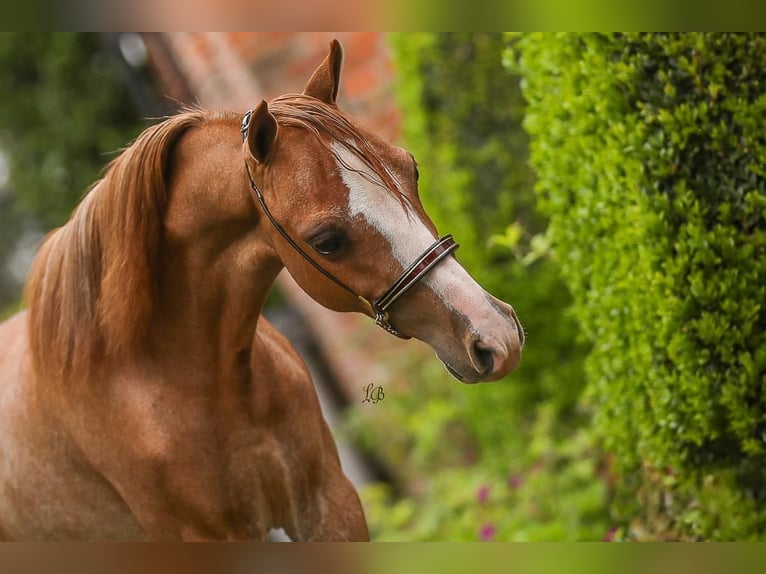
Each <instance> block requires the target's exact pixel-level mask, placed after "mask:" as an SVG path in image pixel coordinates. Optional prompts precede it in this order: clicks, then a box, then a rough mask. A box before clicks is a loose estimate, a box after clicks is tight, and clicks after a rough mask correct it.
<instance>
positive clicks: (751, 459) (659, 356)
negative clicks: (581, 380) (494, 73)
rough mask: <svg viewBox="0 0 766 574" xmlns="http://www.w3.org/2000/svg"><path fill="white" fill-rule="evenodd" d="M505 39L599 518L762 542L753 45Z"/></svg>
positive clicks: (762, 281)
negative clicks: (592, 459) (570, 331)
mask: <svg viewBox="0 0 766 574" xmlns="http://www.w3.org/2000/svg"><path fill="white" fill-rule="evenodd" d="M509 41H510V42H511V43H512V48H511V49H510V50H509V52H508V59H507V61H508V64H509V65H510V66H511V67H512V68H513V69H514V70H515V71H516V72H521V73H522V74H523V76H524V78H525V80H524V94H525V96H526V98H527V100H528V102H529V105H528V108H527V114H526V118H525V127H526V128H527V130H528V132H529V133H530V135H531V136H532V145H531V150H532V154H531V161H532V164H533V166H534V168H535V170H536V172H537V174H538V176H539V181H538V183H537V188H536V190H537V194H538V197H539V199H540V205H541V207H542V209H543V210H544V212H545V213H546V214H548V215H549V216H550V228H549V234H548V236H549V238H550V239H551V243H552V247H553V249H554V252H555V253H556V254H557V256H558V261H559V262H560V266H561V270H562V275H563V277H564V279H565V280H566V282H567V285H568V287H569V289H570V291H571V292H572V294H573V296H574V305H573V310H574V312H575V314H576V316H577V318H578V320H579V322H580V324H581V325H582V327H583V330H584V333H585V335H586V336H587V338H588V340H589V341H590V342H591V344H592V345H593V351H592V352H591V353H590V355H589V357H588V360H587V364H586V369H587V375H588V381H589V388H588V396H589V397H590V399H591V400H592V402H593V403H594V412H595V422H596V426H597V430H598V432H599V435H600V436H601V437H602V438H603V439H604V441H605V444H606V447H607V449H608V450H609V451H610V452H613V453H614V454H615V455H616V462H617V468H618V469H619V472H620V475H621V476H622V477H623V478H622V481H621V484H622V487H623V490H624V491H625V492H626V497H625V506H624V507H622V508H619V507H618V506H617V505H615V507H614V509H613V510H614V511H615V512H617V513H618V514H620V513H621V514H622V516H623V518H624V519H625V520H626V521H628V520H629V519H630V518H631V517H637V518H636V522H634V524H638V525H640V528H639V530H640V531H641V532H643V535H645V536H648V537H650V538H660V539H664V538H681V539H724V540H727V539H762V538H763V536H764V534H766V505H764V502H765V499H766V481H765V480H764V479H766V475H765V474H764V473H766V464H764V463H765V462H766V460H764V457H765V456H766V408H765V407H766V393H764V390H766V307H765V306H764V301H766V179H765V178H764V175H765V174H766V132H764V129H763V127H764V118H765V117H766V113H765V112H766V95H764V86H766V66H764V63H766V37H764V36H763V35H760V34H627V35H596V34H590V35H574V34H561V35H551V34H530V35H523V36H521V37H520V38H519V37H518V36H512V37H510V38H509ZM653 469H660V470H653ZM636 477H638V478H636ZM658 477H659V478H658ZM636 492H638V493H639V497H638V499H637V500H635V499H634V498H633V495H634V494H635V493H636ZM625 533H626V534H627V535H630V532H629V528H628V527H626V530H625ZM641 536H642V535H639V536H638V537H639V538H640V537H641Z"/></svg>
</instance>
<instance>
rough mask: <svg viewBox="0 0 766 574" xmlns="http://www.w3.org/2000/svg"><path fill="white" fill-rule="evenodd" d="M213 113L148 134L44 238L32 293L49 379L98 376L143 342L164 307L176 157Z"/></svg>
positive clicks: (36, 355) (40, 359)
mask: <svg viewBox="0 0 766 574" xmlns="http://www.w3.org/2000/svg"><path fill="white" fill-rule="evenodd" d="M208 116H209V114H207V113H205V112H203V111H201V110H194V111H187V112H185V113H182V114H179V115H177V116H173V117H171V118H169V119H166V120H165V121H164V122H162V123H159V124H157V125H154V126H152V127H150V128H148V129H147V130H145V131H144V132H143V133H142V134H141V135H139V137H138V138H137V139H136V140H135V142H134V143H133V144H132V145H130V146H129V147H127V148H126V149H125V150H123V152H122V153H121V154H120V155H119V156H118V157H117V158H115V159H114V160H113V161H112V162H111V163H110V164H109V165H108V166H107V168H106V170H105V173H104V176H103V178H102V179H101V180H99V181H98V182H96V183H95V184H94V185H93V187H91V189H90V190H89V191H88V193H87V194H86V195H85V197H84V198H83V200H82V201H81V202H80V204H79V206H78V207H77V208H76V210H75V211H74V213H73V214H72V216H71V218H70V219H69V221H68V222H67V223H66V224H65V225H64V226H62V227H61V228H59V229H57V230H56V231H54V232H53V233H51V235H50V236H49V237H48V238H47V239H46V241H45V243H44V244H43V246H42V247H41V249H40V251H39V253H38V254H37V256H36V258H35V261H34V263H33V265H32V269H31V271H30V275H29V279H28V281H27V286H26V292H25V295H26V301H27V306H28V308H29V336H30V344H31V350H32V356H33V362H34V365H35V368H36V370H37V371H38V373H39V374H41V375H42V376H47V377H63V376H65V375H67V376H72V375H73V374H86V373H90V374H96V372H97V371H98V368H99V367H100V366H104V365H105V364H106V362H107V361H108V358H109V357H113V356H116V354H118V353H125V352H129V351H130V350H132V349H134V348H135V346H136V345H137V344H138V343H139V342H140V340H141V337H142V335H143V334H144V332H145V329H146V327H147V324H148V322H149V319H150V317H151V313H152V310H153V306H154V305H155V302H156V292H157V266H158V265H159V263H160V262H159V261H158V259H159V253H160V242H161V240H162V228H163V218H164V214H165V205H166V198H167V180H168V177H169V175H170V174H169V169H170V167H171V166H169V165H168V162H169V157H170V151H171V149H172V148H173V146H174V144H175V143H176V142H177V141H178V140H179V138H180V136H181V135H182V134H183V133H184V132H186V130H188V129H189V128H191V127H194V126H198V125H201V124H202V123H204V122H205V121H206V119H207V118H208Z"/></svg>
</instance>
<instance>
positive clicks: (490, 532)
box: [479, 522, 496, 542]
mask: <svg viewBox="0 0 766 574" xmlns="http://www.w3.org/2000/svg"><path fill="white" fill-rule="evenodd" d="M495 532H496V528H495V525H494V524H492V523H491V522H487V523H486V524H485V525H484V526H482V527H481V529H480V530H479V540H481V541H482V542H489V541H490V540H492V539H493V538H494V537H495Z"/></svg>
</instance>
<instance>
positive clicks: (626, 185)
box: [0, 33, 766, 541]
mask: <svg viewBox="0 0 766 574" xmlns="http://www.w3.org/2000/svg"><path fill="white" fill-rule="evenodd" d="M389 40H390V46H391V50H392V53H393V59H394V67H395V73H396V88H395V93H396V97H397V100H398V104H399V108H400V110H401V112H402V118H403V124H402V138H403V142H402V143H403V144H404V145H405V146H406V147H407V148H408V149H409V150H410V151H412V152H413V153H414V155H415V156H416V157H417V158H418V161H419V164H420V165H421V169H420V172H421V180H420V181H421V183H420V190H421V195H422V198H423V202H424V205H425V207H426V209H427V211H428V212H429V213H430V214H431V215H432V217H433V219H434V221H435V223H436V224H437V226H438V227H439V228H440V229H445V230H449V231H451V232H453V233H454V234H455V235H456V236H458V237H460V239H461V243H462V247H461V250H460V253H459V258H460V260H461V262H462V263H463V264H464V265H465V266H466V267H467V268H468V269H469V271H471V273H472V274H473V275H474V276H475V277H476V279H477V280H478V281H479V282H480V283H482V284H483V285H484V286H485V287H486V288H487V289H488V290H489V291H491V292H492V293H493V294H495V295H496V296H498V297H500V298H501V299H505V300H507V301H510V302H512V303H513V305H514V307H515V308H516V310H517V312H518V314H519V316H520V318H521V320H522V322H523V323H524V326H525V327H526V329H527V331H528V343H527V347H526V349H525V352H524V357H523V360H522V364H521V367H520V368H519V370H518V371H517V372H516V373H514V374H513V375H512V376H511V377H510V378H509V379H508V380H507V381H504V382H501V383H498V384H493V385H478V386H473V387H467V386H464V385H458V384H456V383H455V382H454V380H452V379H451V378H450V377H449V375H448V374H446V372H444V371H443V369H442V367H441V365H440V364H439V363H438V362H436V361H422V360H421V357H419V356H417V355H412V356H407V355H405V356H396V357H391V358H390V360H389V362H388V363H387V364H386V365H385V367H386V368H387V369H388V370H390V371H391V372H392V373H393V375H392V376H391V378H392V379H393V380H395V379H396V378H397V377H396V373H403V374H404V373H406V374H407V376H406V377H402V380H403V381H404V380H408V381H412V380H416V381H418V386H417V389H409V388H408V387H407V386H406V384H405V383H404V382H403V383H402V385H401V386H400V387H398V388H397V386H396V384H394V385H393V388H391V389H389V387H387V388H386V395H387V397H389V398H388V399H387V401H386V403H385V404H386V408H385V409H383V408H377V409H374V410H372V411H369V412H367V413H365V416H361V414H360V412H359V411H358V410H356V411H355V410H354V409H349V410H348V412H347V416H346V421H345V425H344V429H343V430H344V432H346V433H348V434H349V435H351V436H353V437H355V438H356V440H358V441H359V442H360V443H361V445H362V446H363V448H365V449H367V450H369V451H370V452H374V453H375V455H376V457H378V458H379V459H380V460H381V461H382V462H383V464H385V466H386V467H387V468H388V469H389V472H390V473H391V474H392V477H393V478H394V484H395V485H396V488H393V487H392V486H391V485H387V484H381V485H375V486H371V487H367V488H365V489H364V490H363V492H362V497H363V500H364V503H365V507H366V509H367V516H368V520H369V522H370V526H371V531H372V535H373V537H374V539H375V540H471V541H472V540H496V541H540V540H546V541H549V540H550V541H553V540H761V539H763V538H764V534H766V504H764V503H765V502H766V500H764V499H765V498H766V476H765V475H764V473H765V472H766V465H765V464H764V462H766V461H764V456H766V409H765V408H764V407H765V406H766V404H765V403H764V400H765V399H764V396H766V395H765V393H764V391H766V309H764V301H765V300H766V179H765V178H764V176H765V175H766V135H764V133H765V132H764V129H763V126H764V120H765V119H766V113H765V112H766V91H765V90H766V38H765V37H764V36H762V35H760V34H719V33H708V34H702V33H689V34H548V33H546V34H532V33H523V34H502V33H450V34H442V33H420V34H410V33H397V34H391V35H390V37H389ZM121 66H122V65H121V63H120V62H119V61H118V59H116V58H115V57H114V54H113V51H112V50H109V49H108V47H107V46H106V45H105V43H104V39H103V38H102V37H100V36H97V35H87V34H62V35H59V34H55V35H49V34H23V35H22V34H16V33H5V34H0V82H1V83H2V85H1V86H0V94H2V96H0V97H2V106H0V270H2V271H3V272H2V273H0V309H1V310H3V311H2V312H3V313H5V314H7V313H9V312H11V311H12V310H13V309H15V308H17V306H18V301H19V288H20V281H21V280H22V279H23V269H21V265H20V264H19V263H18V261H19V260H20V258H22V259H23V257H22V256H23V255H24V253H25V252H27V253H28V252H29V250H32V249H34V246H35V245H36V243H37V241H39V238H40V237H41V234H42V233H43V232H44V231H45V230H47V229H49V228H50V227H51V226H54V225H58V224H61V223H63V222H64V221H65V220H66V218H67V216H68V214H69V212H70V211H71V208H72V206H73V205H74V204H75V203H76V201H77V200H78V199H79V197H80V196H81V195H82V193H83V192H84V191H85V190H86V189H87V186H88V184H89V183H90V182H92V181H93V180H94V179H95V178H96V177H97V176H98V173H99V170H100V169H101V167H102V166H103V165H104V164H105V163H106V161H107V160H108V159H110V158H111V157H112V154H113V153H115V151H116V150H119V148H120V147H121V146H122V145H124V144H125V143H127V142H129V141H130V140H131V139H132V138H133V137H135V135H136V134H137V133H138V132H139V131H140V129H141V127H142V126H143V125H145V124H144V123H143V122H141V121H139V120H138V119H137V118H138V116H139V113H141V115H147V114H146V112H145V111H144V110H142V111H141V112H139V110H137V109H136V106H135V103H134V102H135V98H130V97H128V95H127V93H126V90H125V89H124V85H125V81H126V80H125V76H124V74H125V70H124V68H123V67H121ZM392 397H395V400H393V399H392Z"/></svg>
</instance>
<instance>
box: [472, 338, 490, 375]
mask: <svg viewBox="0 0 766 574" xmlns="http://www.w3.org/2000/svg"><path fill="white" fill-rule="evenodd" d="M472 352H473V364H474V367H475V368H476V370H477V371H478V372H479V374H481V375H487V374H489V373H491V372H492V370H493V369H494V368H495V355H494V353H493V352H492V350H491V348H490V347H489V346H488V345H487V344H486V343H485V342H484V341H482V340H481V339H479V340H477V341H474V343H473V349H472Z"/></svg>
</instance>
